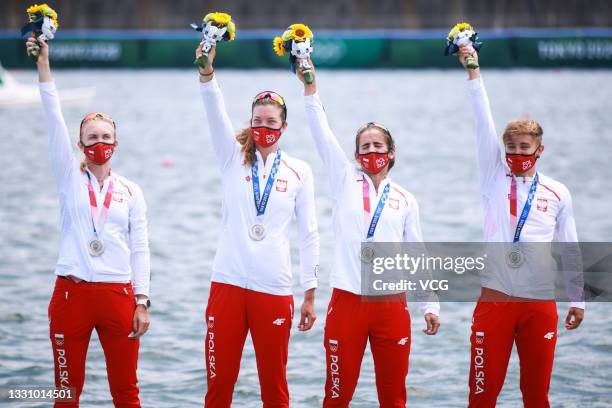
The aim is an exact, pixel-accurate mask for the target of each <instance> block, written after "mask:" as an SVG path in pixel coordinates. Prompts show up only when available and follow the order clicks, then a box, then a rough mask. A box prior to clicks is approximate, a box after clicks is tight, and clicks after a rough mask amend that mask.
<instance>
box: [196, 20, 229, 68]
mask: <svg viewBox="0 0 612 408" xmlns="http://www.w3.org/2000/svg"><path fill="white" fill-rule="evenodd" d="M191 28H193V29H194V30H196V31H199V32H201V33H202V37H203V44H202V56H201V57H200V58H198V59H197V60H195V61H194V63H195V64H197V65H199V66H200V67H202V68H204V66H205V65H206V62H207V61H208V54H209V53H210V50H211V49H212V47H213V45H215V44H216V43H217V42H218V41H233V40H234V37H235V36H236V24H234V22H233V21H232V17H231V16H230V15H229V14H226V13H208V14H207V15H206V16H204V19H203V20H202V24H196V23H192V24H191Z"/></svg>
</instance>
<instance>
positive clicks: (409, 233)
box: [404, 198, 440, 316]
mask: <svg viewBox="0 0 612 408" xmlns="http://www.w3.org/2000/svg"><path fill="white" fill-rule="evenodd" d="M407 203H408V205H409V206H410V209H409V212H408V215H407V217H406V219H405V221H404V242H421V243H422V242H423V234H422V232H421V222H420V217H419V205H418V203H417V201H416V200H415V199H414V198H413V199H412V200H409V201H407ZM423 251H425V246H424V245H423ZM423 273H424V274H425V275H426V276H423V275H422V276H421V279H423V278H426V279H431V272H429V271H423ZM419 294H420V295H421V296H418V295H419ZM420 297H423V300H419V298H420ZM436 298H437V295H436V294H435V293H433V292H423V293H420V292H419V293H418V294H417V301H418V305H419V310H420V311H421V313H423V315H426V314H427V313H432V314H434V315H436V316H440V302H438V301H436V300H435V299H436ZM424 299H427V300H424Z"/></svg>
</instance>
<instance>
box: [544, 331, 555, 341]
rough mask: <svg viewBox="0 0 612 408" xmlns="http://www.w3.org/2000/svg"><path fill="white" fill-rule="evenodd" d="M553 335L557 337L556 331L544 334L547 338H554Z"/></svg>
mask: <svg viewBox="0 0 612 408" xmlns="http://www.w3.org/2000/svg"><path fill="white" fill-rule="evenodd" d="M553 337H555V332H548V333H546V334H545V335H544V338H545V339H546V340H552V338H553Z"/></svg>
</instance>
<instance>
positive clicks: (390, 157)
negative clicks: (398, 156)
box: [389, 149, 395, 159]
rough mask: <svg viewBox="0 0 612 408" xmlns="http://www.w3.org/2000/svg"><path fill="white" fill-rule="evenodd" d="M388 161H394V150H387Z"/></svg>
mask: <svg viewBox="0 0 612 408" xmlns="http://www.w3.org/2000/svg"><path fill="white" fill-rule="evenodd" d="M389 159H395V149H391V150H389Z"/></svg>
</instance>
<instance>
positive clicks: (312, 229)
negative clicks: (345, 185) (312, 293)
mask: <svg viewBox="0 0 612 408" xmlns="http://www.w3.org/2000/svg"><path fill="white" fill-rule="evenodd" d="M295 215H296V218H297V223H298V234H299V241H300V285H301V287H302V289H303V290H304V292H305V291H307V290H308V289H312V288H316V287H317V279H318V277H317V272H318V269H319V230H318V227H317V213H316V208H315V195H314V183H313V176H312V170H311V169H310V166H306V167H305V171H304V172H303V180H302V187H301V188H300V191H299V192H298V194H297V197H296V200H295Z"/></svg>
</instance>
